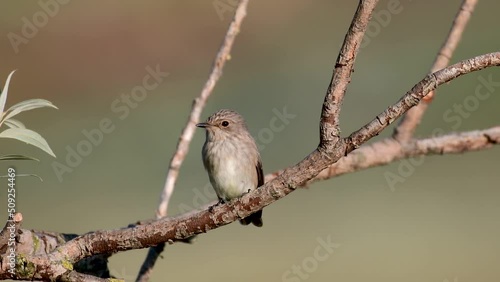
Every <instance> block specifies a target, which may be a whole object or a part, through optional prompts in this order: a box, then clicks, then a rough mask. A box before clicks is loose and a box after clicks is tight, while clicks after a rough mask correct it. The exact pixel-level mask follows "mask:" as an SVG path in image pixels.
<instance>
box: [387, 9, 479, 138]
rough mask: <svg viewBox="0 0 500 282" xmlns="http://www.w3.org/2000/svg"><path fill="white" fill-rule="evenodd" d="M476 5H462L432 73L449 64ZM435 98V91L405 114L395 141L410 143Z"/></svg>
mask: <svg viewBox="0 0 500 282" xmlns="http://www.w3.org/2000/svg"><path fill="white" fill-rule="evenodd" d="M476 3H477V0H463V2H462V5H461V6H460V9H459V10H458V13H457V15H456V16H455V20H454V21H453V25H452V27H451V29H450V32H449V33H448V37H447V38H446V40H445V42H444V43H443V46H441V49H440V50H439V52H438V54H437V56H436V59H435V60H434V63H433V65H432V67H431V70H430V72H435V71H438V70H440V69H442V68H444V67H446V66H447V65H448V64H449V62H450V59H451V57H452V56H453V52H454V51H455V49H456V47H457V46H458V43H459V42H460V39H461V38H462V34H463V32H464V30H465V27H466V26H467V23H468V22H469V19H470V17H471V15H472V12H473V11H474V7H475V6H476ZM433 97H434V91H431V92H430V93H429V94H427V96H425V97H424V99H423V100H424V103H420V104H418V105H417V106H416V107H414V108H412V109H411V110H409V111H408V112H407V113H406V114H405V116H404V117H403V119H402V120H401V122H400V123H399V125H398V126H397V127H396V128H395V129H394V133H393V137H394V139H396V140H397V141H399V142H401V143H405V142H408V141H410V139H411V138H412V137H413V134H414V133H415V129H416V128H417V126H418V124H419V123H420V121H421V120H422V117H423V116H424V113H425V111H426V110H427V107H428V106H429V103H430V102H431V101H432V99H433Z"/></svg>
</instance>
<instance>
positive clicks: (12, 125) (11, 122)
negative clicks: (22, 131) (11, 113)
mask: <svg viewBox="0 0 500 282" xmlns="http://www.w3.org/2000/svg"><path fill="white" fill-rule="evenodd" d="M4 123H5V125H7V126H8V127H10V128H26V126H24V124H23V123H22V122H20V121H18V120H17V119H13V118H9V119H8V120H5V121H4Z"/></svg>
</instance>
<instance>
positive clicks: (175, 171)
mask: <svg viewBox="0 0 500 282" xmlns="http://www.w3.org/2000/svg"><path fill="white" fill-rule="evenodd" d="M248 1H249V0H241V1H240V3H239V4H238V7H237V9H236V12H235V14H234V18H233V20H232V22H231V24H230V25H229V28H228V30H227V32H226V36H225V38H224V41H223V43H222V46H221V47H220V49H219V52H218V53H217V56H216V57H215V61H214V63H213V66H212V71H211V73H210V76H209V77H208V80H207V82H206V83H205V86H204V87H203V89H202V91H201V93H200V96H199V97H198V98H196V99H195V100H194V101H193V106H192V108H191V113H190V115H189V119H188V121H187V123H186V126H185V127H184V130H183V131H182V134H181V136H180V138H179V141H178V143H177V149H176V152H175V153H174V155H173V157H172V160H171V161H170V166H169V170H168V174H167V178H166V180H165V186H164V188H163V191H162V193H161V195H160V204H159V205H158V209H157V210H156V218H162V217H165V216H166V215H167V211H168V203H169V202H170V198H171V196H172V193H173V192H174V187H175V182H176V181H177V176H178V175H179V169H180V167H181V165H182V162H183V161H184V158H185V157H186V155H187V153H188V151H189V144H190V143H191V139H192V138H193V135H194V132H195V129H196V126H195V125H196V123H198V121H199V119H200V115H201V112H202V110H203V108H204V107H205V103H206V101H207V99H208V97H209V96H210V94H212V91H213V89H214V87H215V84H216V83H217V81H218V80H219V78H220V77H221V75H222V69H223V68H224V65H225V63H226V61H227V60H229V59H230V53H231V48H232V47H233V43H234V40H235V38H236V35H237V34H238V33H239V31H240V27H241V23H242V22H243V19H244V18H245V16H246V11H247V5H248ZM164 248H165V245H163V244H161V245H158V246H156V247H154V248H151V249H150V250H149V252H148V255H147V257H146V259H145V261H144V263H143V264H142V266H141V269H140V271H139V274H138V276H137V279H136V281H148V280H149V276H150V274H151V271H152V269H153V266H154V264H155V262H156V260H157V259H158V256H159V255H160V254H161V253H162V252H163V249H164Z"/></svg>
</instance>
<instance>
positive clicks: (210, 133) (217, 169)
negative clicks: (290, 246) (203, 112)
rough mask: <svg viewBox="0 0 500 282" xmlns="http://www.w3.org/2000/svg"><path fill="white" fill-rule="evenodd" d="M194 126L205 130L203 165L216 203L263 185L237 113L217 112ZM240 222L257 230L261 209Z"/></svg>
mask: <svg viewBox="0 0 500 282" xmlns="http://www.w3.org/2000/svg"><path fill="white" fill-rule="evenodd" d="M196 126H198V127H202V128H205V130H206V140H205V144H204V145H203V150H202V157H203V164H204V165H205V169H206V170H207V172H208V177H209V178H210V183H212V186H213V187H214V190H215V193H217V197H219V202H226V201H229V200H231V199H234V198H238V197H240V196H241V195H243V194H245V193H247V192H249V191H251V190H253V189H256V188H257V187H259V186H261V185H263V184H264V174H263V173H262V163H261V161H260V154H259V150H258V149H257V145H256V144H255V140H254V139H253V137H252V135H250V133H249V132H248V129H247V126H246V124H245V120H244V119H243V117H242V116H241V115H240V114H238V113H237V112H235V111H231V110H220V111H218V112H216V113H214V114H213V115H211V116H210V117H208V119H207V121H206V122H203V123H198V124H197V125H196ZM240 222H241V223H242V224H243V225H248V224H249V223H250V222H251V223H253V225H255V226H258V227H261V226H262V210H260V211H258V212H256V213H254V214H251V215H249V216H248V217H246V218H243V219H241V220H240Z"/></svg>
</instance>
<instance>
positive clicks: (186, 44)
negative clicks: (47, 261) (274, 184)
mask: <svg viewBox="0 0 500 282" xmlns="http://www.w3.org/2000/svg"><path fill="white" fill-rule="evenodd" d="M220 2H222V3H231V2H232V1H220ZM460 2H461V1H458V0H457V1H430V0H426V1H410V0H400V4H399V5H400V8H401V12H400V13H398V14H391V18H390V19H387V18H385V19H384V18H383V17H380V18H379V19H378V20H376V21H375V23H374V24H373V26H372V27H371V28H372V30H371V35H369V37H368V38H367V39H366V40H368V41H369V42H368V41H365V43H367V44H365V46H364V47H363V49H362V50H361V53H360V55H359V57H358V60H357V64H356V67H355V73H354V75H353V78H352V82H351V84H350V86H349V89H348V93H347V96H346V99H345V103H344V107H343V110H342V115H341V128H342V131H343V134H344V135H348V134H350V133H351V132H352V131H353V130H356V129H358V128H359V127H360V126H361V125H363V124H364V123H366V122H368V121H369V120H371V119H372V118H374V117H375V115H376V114H378V113H380V112H381V111H382V110H383V109H384V108H385V107H386V106H388V105H389V104H391V103H393V102H394V101H396V100H397V99H398V98H399V97H400V96H402V95H403V94H404V93H405V92H406V91H407V90H409V89H410V88H411V87H412V86H413V85H414V84H415V83H416V82H418V81H419V80H420V79H421V78H422V77H424V75H425V74H426V73H427V71H428V69H429V68H430V66H431V64H432V62H433V60H434V57H435V55H436V52H437V51H438V49H439V47H440V46H441V44H442V42H443V40H444V38H445V36H446V34H447V32H448V30H449V27H450V25H451V22H452V20H453V18H454V15H455V13H456V11H457V9H458V7H459V5H460ZM479 2H480V3H479V4H478V6H477V9H476V11H475V13H474V15H473V17H472V20H471V22H470V24H469V26H468V27H467V30H466V32H465V34H464V36H463V39H462V43H461V44H460V47H459V48H458V50H457V51H456V53H455V55H454V57H453V59H452V61H453V62H456V61H458V60H461V59H465V58H469V57H473V56H475V55H479V54H483V53H488V52H493V51H498V49H499V46H500V38H499V37H498V36H497V26H498V24H499V21H498V15H497V11H498V9H500V2H498V1H494V0H485V1H479ZM40 3H46V1H2V3H1V6H2V7H1V9H0V23H1V24H0V35H1V37H0V54H1V58H2V59H1V63H0V78H1V79H0V80H1V81H2V85H3V83H4V81H5V79H6V77H7V75H8V74H9V72H10V71H11V70H13V69H17V72H16V73H15V75H14V77H13V80H12V82H11V87H10V90H9V98H8V101H7V105H8V106H10V105H13V104H15V103H17V102H20V101H22V100H25V99H31V98H44V99H48V100H50V101H52V102H53V103H54V104H55V105H57V106H58V107H59V110H53V109H39V110H34V111H30V112H26V113H23V114H21V115H20V116H18V118H19V119H20V120H21V121H23V122H24V123H25V124H26V125H27V126H28V128H30V129H33V130H36V131H37V132H39V133H40V134H42V136H44V137H45V138H46V139H47V141H48V142H49V144H50V146H51V147H52V149H53V150H54V152H55V153H56V155H57V159H54V158H52V157H50V156H49V155H47V154H45V153H44V152H42V151H41V150H38V149H36V148H35V147H33V146H30V145H26V144H23V143H21V142H18V141H14V140H6V139H2V140H0V153H1V155H4V154H13V153H20V154H26V155H30V156H34V157H37V158H39V159H40V160H41V162H40V163H35V162H26V161H24V162H13V163H6V162H2V163H0V174H6V170H7V167H8V166H11V165H13V166H15V167H16V169H17V171H18V173H35V174H37V175H39V176H41V177H42V178H43V180H44V181H43V182H40V181H39V180H38V179H36V178H33V177H22V178H21V177H18V178H17V209H18V211H20V212H22V213H23V215H24V222H23V227H24V228H29V229H44V230H52V231H58V232H70V233H85V232H88V231H91V230H97V229H115V228H120V227H123V226H126V225H127V224H129V223H131V222H135V221H136V220H140V219H147V218H151V217H153V215H154V211H155V209H156V206H157V204H158V197H159V194H160V191H161V189H162V187H163V184H164V180H165V176H166V171H167V166H168V163H169V161H170V157H171V155H172V153H173V152H174V150H175V145H176V142H177V140H178V135H179V133H180V131H181V129H182V127H183V126H184V124H185V121H186V118H187V116H188V113H189V110H190V107H191V102H192V100H193V98H194V97H196V96H197V95H198V94H199V92H200V90H201V88H202V87H203V84H204V83H205V80H206V78H207V76H208V73H209V70H210V68H211V64H212V61H213V58H214V56H215V53H216V51H217V50H218V48H219V46H220V43H221V40H222V38H223V36H224V34H225V31H226V28H227V26H228V24H229V22H230V18H231V17H232V11H231V8H230V7H231V6H230V5H231V4H227V5H229V6H226V7H229V10H228V11H219V12H220V13H218V12H217V10H216V8H215V5H214V3H216V1H196V2H195V1H180V0H178V1H172V0H169V1H118V0H109V1H69V2H68V3H67V4H61V5H59V7H58V11H57V12H56V13H54V15H53V16H49V17H48V21H47V23H46V24H45V25H43V26H39V27H37V31H36V33H35V34H34V35H33V34H32V35H33V36H32V35H30V37H31V38H26V37H25V39H26V41H24V42H23V43H21V44H19V45H18V46H17V52H16V50H15V49H16V48H15V47H13V44H12V43H11V39H10V38H11V37H12V33H15V34H16V35H18V36H23V26H24V25H25V24H26V23H25V21H30V22H33V16H34V15H36V14H37V13H39V11H43V10H42V8H41V6H40ZM356 5H357V1H319V0H317V1H297V0H278V1H251V2H250V5H249V9H248V17H247V18H246V19H245V21H244V23H243V26H242V29H241V34H240V35H239V36H238V38H237V39H236V43H235V46H234V49H233V52H232V59H231V60H230V61H229V62H228V64H227V66H226V68H225V69H224V75H223V77H222V79H221V81H220V82H219V83H218V85H217V87H216V89H215V91H214V93H213V96H212V97H211V98H210V99H209V101H208V104H207V107H206V109H205V110H204V113H203V116H202V118H203V119H204V118H206V117H207V116H208V115H209V114H211V113H212V112H214V111H216V110H217V109H220V108H231V109H235V110H237V111H239V112H240V113H241V114H243V115H244V116H245V118H246V119H247V123H248V125H249V128H250V129H251V132H252V134H254V136H255V137H256V139H257V142H258V143H259V144H260V145H261V151H262V159H263V163H264V170H265V172H266V173H269V172H272V171H275V170H277V169H280V168H284V167H287V166H289V165H292V164H295V163H296V162H298V161H300V160H301V159H302V158H303V157H304V156H306V155H307V154H308V153H310V152H311V151H312V150H313V149H314V148H315V146H316V145H317V143H318V140H319V138H318V121H319V113H320V109H321V105H322V101H323V97H324V93H325V90H326V87H327V85H328V82H329V80H330V77H331V72H332V68H333V64H334V62H335V59H336V57H337V53H338V50H339V47H340V44H341V43H342V41H343V39H344V35H345V31H346V29H347V27H348V26H349V24H350V21H351V18H352V15H353V13H354V11H355V8H356ZM388 5H389V4H388V1H381V2H380V4H379V6H378V9H377V11H379V13H380V11H383V10H386V11H387V10H388V8H387V7H388ZM382 14H383V12H382ZM380 15H381V14H380ZM40 20H41V18H40V19H38V21H40ZM42 20H43V19H42ZM9 34H10V36H9ZM148 66H150V67H151V68H153V69H154V68H156V66H159V69H160V70H161V71H163V72H168V73H169V76H168V77H167V78H165V79H164V80H163V81H162V82H161V83H160V84H159V86H158V87H156V88H155V89H153V90H151V91H148V93H147V96H146V97H145V98H144V100H142V101H140V102H137V104H135V108H130V109H129V110H130V112H129V115H128V116H127V117H126V118H124V119H123V120H122V119H120V118H119V115H120V114H118V113H117V112H116V111H114V110H113V109H112V104H113V103H114V101H115V100H117V99H118V100H120V99H121V98H120V97H121V95H122V94H124V95H129V94H130V92H131V91H132V89H133V88H134V87H136V86H140V85H142V80H143V78H144V77H145V76H146V75H147V73H148V72H147V70H146V67H148ZM489 76H490V77H491V79H492V80H493V81H498V82H500V70H499V69H488V70H484V71H481V72H477V73H473V74H470V75H467V76H465V77H461V78H459V79H457V80H455V81H453V82H452V83H450V84H448V85H444V86H442V87H440V88H439V91H438V94H437V98H436V99H435V101H434V103H433V104H432V106H431V107H430V108H429V111H428V113H427V114H426V117H425V119H424V120H423V123H422V125H421V126H420V127H419V130H418V132H417V134H418V136H420V137H425V136H428V135H430V134H432V132H433V131H434V130H435V129H442V130H443V131H445V132H451V131H467V130H473V129H483V128H488V127H491V126H494V125H498V123H499V108H500V96H499V95H498V93H499V92H500V90H499V86H498V83H497V85H496V86H494V87H493V89H492V91H491V95H490V96H489V97H488V98H487V99H486V100H481V101H479V104H478V105H477V106H476V107H475V108H474V110H469V111H466V113H467V114H468V115H467V117H461V118H458V119H457V118H456V117H458V115H457V114H456V113H454V112H453V105H454V104H457V105H460V104H464V101H470V100H471V99H472V100H473V99H474V98H471V96H474V95H475V92H474V91H475V88H476V87H477V86H478V85H479V84H480V77H482V78H484V79H486V80H487V79H488V77H489ZM115 103H116V102H115ZM121 105H124V104H121ZM284 108H286V110H287V112H288V113H290V114H293V115H295V118H293V119H291V120H290V122H289V124H286V126H285V127H284V129H283V130H282V131H280V132H276V131H275V132H273V134H272V137H269V135H262V134H263V133H261V135H259V133H260V132H262V130H264V131H265V129H266V128H270V125H269V123H270V121H271V120H272V119H273V117H275V116H276V113H275V111H276V110H278V111H282V110H283V109H284ZM469 108H470V107H469ZM450 111H451V112H450ZM446 113H448V115H450V116H453V117H455V119H456V120H454V121H450V120H449V119H446V118H445V117H444V116H445V114H446ZM104 118H109V119H110V120H111V121H112V123H113V126H114V127H115V129H114V131H113V132H111V133H109V134H104V138H103V140H102V142H100V143H99V144H98V145H96V146H93V147H92V149H91V153H90V154H88V156H84V157H83V158H82V161H81V163H80V164H79V165H78V166H76V167H74V168H71V169H72V171H71V172H66V173H64V174H63V175H62V179H61V180H59V179H58V177H57V176H56V173H55V171H54V168H53V165H54V162H58V163H60V164H63V165H67V164H66V158H67V154H68V147H69V148H72V149H73V150H75V149H76V147H77V145H78V144H79V142H81V141H82V140H86V138H85V136H84V135H83V134H82V131H83V130H87V131H90V130H93V129H97V128H98V126H99V122H100V121H101V120H102V119H104ZM458 121H460V124H458ZM391 130H392V127H391V128H389V129H387V130H385V131H384V133H383V134H381V136H379V137H377V138H375V139H380V138H383V137H386V136H389V135H390V134H391ZM268 133H269V131H268ZM203 140H204V134H203V132H202V131H201V130H200V131H198V132H197V133H196V135H195V136H194V139H193V142H192V144H191V150H190V152H189V154H188V155H187V158H186V160H185V162H184V165H183V166H182V169H181V173H180V176H179V179H178V182H177V186H176V190H175V192H174V196H173V199H172V202H171V204H170V208H169V213H170V214H171V215H175V214H178V213H179V212H181V211H182V210H183V207H196V206H197V205H198V204H204V203H206V202H207V201H209V200H210V201H211V200H214V199H215V197H213V196H211V195H210V193H209V192H210V190H206V191H208V192H205V188H204V187H205V186H206V185H207V183H208V178H207V176H206V173H205V171H204V169H203V165H202V162H201V157H200V150H201V146H202V143H203ZM499 158H500V147H497V148H493V149H490V150H487V151H481V152H472V153H467V154H464V155H450V156H431V157H426V158H425V160H424V161H423V163H422V164H421V165H417V166H413V169H412V170H411V171H409V172H408V171H402V170H401V169H402V167H403V163H402V162H396V163H394V164H391V165H389V166H384V167H377V168H372V169H369V170H366V171H361V172H357V173H353V174H349V175H345V176H342V177H339V178H335V179H331V180H329V181H324V182H320V183H315V184H313V185H311V186H310V187H309V189H300V190H298V191H296V192H295V193H293V194H291V195H289V196H288V197H286V198H284V199H282V200H280V201H278V202H276V203H275V204H273V205H271V206H269V207H267V208H265V210H264V222H265V224H264V227H263V228H261V229H258V228H251V227H248V228H245V227H242V226H241V225H239V224H236V223H235V224H231V225H229V226H225V227H222V228H219V229H217V230H214V231H211V232H209V233H208V234H203V235H201V236H199V237H198V240H197V242H196V244H194V245H185V244H175V245H172V246H168V247H167V249H166V252H165V253H164V254H163V259H160V260H159V261H158V262H157V264H156V267H155V270H154V274H153V276H152V281H166V280H174V281H303V280H307V281H326V280H328V281H435V282H442V281H498V280H499V278H500V269H499V268H498V265H499V264H500V255H499V254H500V243H499V241H498V238H500V219H499V214H500V201H499V200H500V191H499V189H498V188H499V182H500V174H499ZM387 173H394V174H396V175H402V176H403V179H404V181H403V182H400V183H397V184H395V185H393V186H391V185H389V184H388V182H387V180H386V175H387ZM1 183H2V184H1V185H2V187H3V188H2V189H1V192H0V203H2V204H0V207H5V206H6V190H7V186H6V181H5V179H4V180H1ZM200 193H201V194H203V195H205V196H199V195H200ZM207 193H208V194H207ZM197 195H198V196H197ZM4 203H5V204H4ZM6 217H7V211H6V208H2V209H1V210H0V218H6ZM328 238H330V240H331V241H332V242H334V243H335V244H338V245H337V246H338V247H337V248H336V249H335V250H334V252H333V253H331V254H329V256H328V258H327V259H326V260H324V261H320V262H318V263H317V264H313V263H312V262H311V257H313V256H314V252H315V250H316V248H318V246H321V244H320V243H318V240H328ZM145 254H146V250H137V251H130V252H125V253H120V254H116V255H114V256H113V257H112V258H111V262H110V265H111V269H112V274H114V275H116V276H119V277H122V278H126V279H127V280H128V281H131V280H133V279H135V276H136V274H137V272H138V269H139V267H140V265H141V263H142V261H143V259H144V257H145ZM304 263H305V265H304ZM294 266H295V268H296V267H300V268H301V269H302V272H303V273H304V275H303V276H302V278H300V277H299V276H297V275H295V274H293V269H294ZM304 267H305V268H304ZM287 271H289V272H287Z"/></svg>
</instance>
